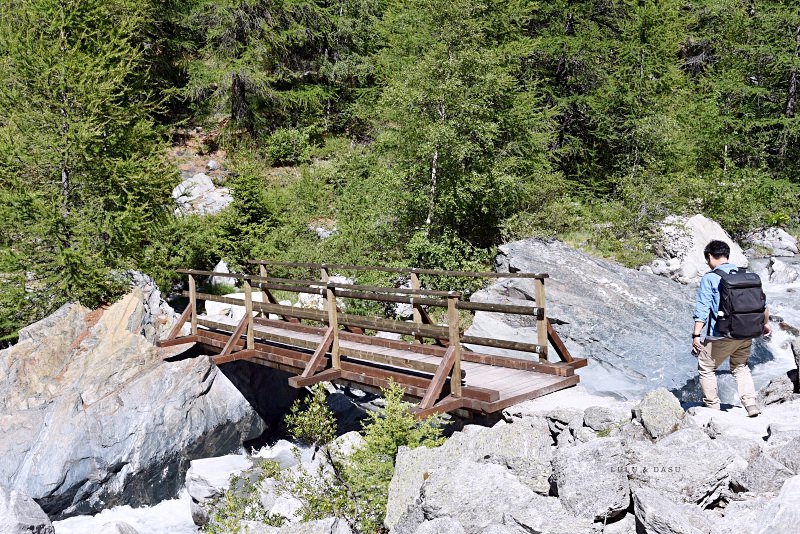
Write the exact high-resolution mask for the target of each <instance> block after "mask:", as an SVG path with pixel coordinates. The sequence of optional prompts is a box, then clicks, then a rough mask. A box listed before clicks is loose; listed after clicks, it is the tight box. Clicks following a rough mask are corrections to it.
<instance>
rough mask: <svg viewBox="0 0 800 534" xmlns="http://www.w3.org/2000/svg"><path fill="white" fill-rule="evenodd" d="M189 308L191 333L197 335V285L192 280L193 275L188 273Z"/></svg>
mask: <svg viewBox="0 0 800 534" xmlns="http://www.w3.org/2000/svg"><path fill="white" fill-rule="evenodd" d="M189 308H190V309H191V310H192V311H191V320H192V335H193V336H196V335H197V285H196V284H195V282H194V276H192V275H191V274H190V275H189Z"/></svg>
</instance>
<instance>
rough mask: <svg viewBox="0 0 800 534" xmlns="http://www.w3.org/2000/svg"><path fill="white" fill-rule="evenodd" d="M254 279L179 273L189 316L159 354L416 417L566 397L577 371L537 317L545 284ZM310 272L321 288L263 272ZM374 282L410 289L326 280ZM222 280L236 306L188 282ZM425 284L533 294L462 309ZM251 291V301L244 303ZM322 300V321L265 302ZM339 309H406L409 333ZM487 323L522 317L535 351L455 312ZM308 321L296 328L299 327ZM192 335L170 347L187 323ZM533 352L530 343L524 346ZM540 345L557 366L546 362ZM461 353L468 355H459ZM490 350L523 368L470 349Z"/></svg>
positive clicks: (422, 272) (338, 268) (576, 362)
mask: <svg viewBox="0 0 800 534" xmlns="http://www.w3.org/2000/svg"><path fill="white" fill-rule="evenodd" d="M250 263H251V264H253V265H257V266H258V268H259V275H258V276H251V275H243V274H231V273H218V272H212V271H197V270H189V269H181V270H179V271H178V272H180V273H182V274H185V275H187V276H188V281H189V290H188V291H185V292H184V296H187V297H188V298H189V305H188V306H187V307H186V310H185V311H184V312H183V314H182V315H181V317H180V319H179V320H178V322H177V323H176V324H175V326H174V327H173V329H172V331H171V332H170V334H169V336H168V337H167V339H165V340H163V341H161V342H160V343H159V345H160V346H162V347H167V346H173V345H179V344H184V343H197V344H199V345H200V346H201V348H202V349H203V350H204V351H205V352H206V353H207V354H211V355H213V361H214V363H216V364H218V365H219V364H223V363H227V362H232V361H235V360H247V361H251V362H254V363H257V364H261V365H265V366H268V367H272V368H276V369H281V370H283V371H286V372H288V373H291V374H293V375H294V376H292V377H290V378H289V384H290V385H291V386H293V387H297V388H300V387H305V386H309V385H312V384H315V383H318V382H322V381H337V382H345V383H351V384H353V385H355V386H356V387H358V388H360V389H366V390H373V389H375V388H380V387H385V386H387V385H388V384H389V382H390V381H394V382H395V383H397V384H400V385H401V386H403V387H404V388H405V391H406V395H407V396H408V397H414V398H418V399H420V401H419V404H418V406H417V407H416V412H417V415H418V416H420V417H424V416H426V415H429V414H432V413H437V412H449V411H461V410H466V411H468V412H473V413H474V412H477V413H493V412H497V411H500V410H502V409H504V408H507V407H509V406H512V405H514V404H516V403H519V402H521V401H524V400H528V399H532V398H535V397H539V396H542V395H546V394H548V393H552V392H554V391H557V390H560V389H564V388H567V387H570V386H573V385H575V384H577V383H578V380H579V377H578V375H576V374H575V369H577V368H580V367H583V366H584V365H586V360H585V359H577V358H573V357H572V356H570V354H569V351H568V350H567V348H566V347H565V346H564V344H563V343H562V341H561V339H560V338H559V337H558V334H557V333H556V332H555V331H554V330H553V328H552V326H551V325H550V323H549V321H548V320H547V318H546V315H545V309H546V308H545V287H544V283H545V280H546V279H547V277H548V276H547V275H546V274H533V273H492V272H484V273H474V272H456V271H441V270H434V269H402V268H392V267H365V266H354V265H333V264H313V263H283V262H270V261H261V260H254V261H251V262H250ZM268 268H269V269H277V268H280V269H283V270H284V271H287V270H289V269H302V270H304V271H305V272H306V273H308V272H313V271H317V270H318V271H319V272H320V273H321V277H320V279H319V280H301V279H295V278H276V277H272V276H268V272H267V269H268ZM351 271H379V272H385V273H396V274H398V275H399V276H404V277H408V278H409V279H410V282H411V284H410V285H411V288H395V287H376V286H367V285H356V284H342V283H335V282H333V281H331V279H330V273H331V272H337V273H343V272H351ZM209 276H219V277H226V278H232V279H236V280H239V281H240V282H241V284H242V286H243V288H244V299H241V298H230V297H225V296H217V295H212V294H209V293H201V292H198V291H197V281H196V277H209ZM420 276H423V277H437V276H439V277H440V276H447V277H465V278H476V277H477V278H527V279H531V280H532V282H533V284H534V288H535V301H534V302H533V303H532V304H534V305H530V306H527V305H525V306H522V305H510V304H496V303H484V302H470V301H467V300H465V299H463V298H462V294H461V293H459V292H455V291H432V290H426V289H422V288H421V283H420ZM254 290H260V291H261V292H262V295H260V297H261V298H260V299H254V298H253V292H254ZM278 291H280V292H292V293H305V294H312V295H319V296H320V297H321V303H322V308H323V309H306V308H300V307H296V306H287V305H282V304H279V302H278V300H277V299H276V298H275V296H274V295H275V293H273V292H278ZM337 298H338V299H347V300H348V301H350V302H351V303H352V302H357V301H376V302H382V303H390V304H406V305H410V306H411V307H412V310H413V321H399V320H392V319H386V318H380V317H368V316H364V315H357V314H355V313H349V312H348V310H350V309H351V308H352V307H353V306H348V307H347V308H346V309H345V312H342V310H341V309H340V307H339V306H337ZM198 301H206V302H220V303H225V304H230V305H234V306H243V308H244V315H243V317H242V319H241V320H240V321H239V322H238V323H226V322H219V321H211V320H209V319H204V318H203V317H201V316H199V315H198ZM431 308H442V309H446V317H447V324H446V325H439V324H436V323H435V322H434V321H433V320H432V318H431V315H430V314H429V313H428V310H430V309H431ZM460 311H462V313H474V312H479V311H480V312H490V313H503V314H518V315H525V316H531V317H533V318H535V321H536V327H537V328H536V334H537V337H536V339H535V340H498V339H491V338H484V337H476V336H466V335H464V334H463V332H461V330H460V329H459V326H458V325H459V312H460ZM303 321H305V322H303ZM187 322H188V323H189V324H190V325H191V333H190V334H189V335H186V336H182V337H178V334H179V332H180V331H181V330H182V328H183V326H184V325H185V324H186V323H187ZM378 331H382V332H393V333H397V334H402V335H404V336H406V338H407V339H408V341H403V340H392V339H385V338H382V337H376V336H375V335H370V334H374V333H376V332H378ZM531 341H533V342H531ZM548 342H549V345H551V346H552V348H553V349H554V352H555V354H556V355H557V357H558V361H549V359H548V354H549V352H550V351H549V350H548V349H549V347H548ZM465 345H466V346H465ZM481 346H483V347H494V348H499V349H510V350H513V351H520V352H523V353H528V354H530V357H531V359H522V358H511V357H504V356H497V355H492V354H484V353H481V352H479V351H475V350H470V348H469V347H481Z"/></svg>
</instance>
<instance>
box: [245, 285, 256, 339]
mask: <svg viewBox="0 0 800 534" xmlns="http://www.w3.org/2000/svg"><path fill="white" fill-rule="evenodd" d="M244 313H245V317H247V349H248V350H253V349H254V348H255V340H254V339H253V288H252V287H251V286H250V280H245V281H244Z"/></svg>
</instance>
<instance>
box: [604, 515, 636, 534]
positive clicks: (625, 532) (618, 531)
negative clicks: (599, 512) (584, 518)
mask: <svg viewBox="0 0 800 534" xmlns="http://www.w3.org/2000/svg"><path fill="white" fill-rule="evenodd" d="M603 534H636V516H635V515H633V514H625V515H624V516H623V517H622V519H619V520H618V521H615V522H613V523H607V524H606V525H605V527H603Z"/></svg>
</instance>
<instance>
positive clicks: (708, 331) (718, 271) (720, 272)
mask: <svg viewBox="0 0 800 534" xmlns="http://www.w3.org/2000/svg"><path fill="white" fill-rule="evenodd" d="M738 269H739V268H738V267H736V268H735V269H732V270H733V272H737V271H738ZM711 272H712V273H714V274H716V275H717V276H719V277H720V278H721V279H723V280H724V279H725V277H727V276H729V275H730V274H731V273H726V272H725V271H723V270H722V269H720V268H719V267H717V268H716V269H714V270H713V271H711ZM713 318H714V310H713V309H709V310H708V324H707V325H706V336H710V335H711V319H713Z"/></svg>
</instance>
